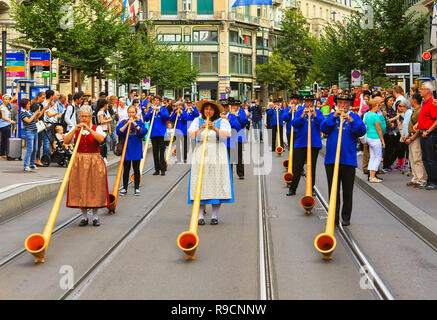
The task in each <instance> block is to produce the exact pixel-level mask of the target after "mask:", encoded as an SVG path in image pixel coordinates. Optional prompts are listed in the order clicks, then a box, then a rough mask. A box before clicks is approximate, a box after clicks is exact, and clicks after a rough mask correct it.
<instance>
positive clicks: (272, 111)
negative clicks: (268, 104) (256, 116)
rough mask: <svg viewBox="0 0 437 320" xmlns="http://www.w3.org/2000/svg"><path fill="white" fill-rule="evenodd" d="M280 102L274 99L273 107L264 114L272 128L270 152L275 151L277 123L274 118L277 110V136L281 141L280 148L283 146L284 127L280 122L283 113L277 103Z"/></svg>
mask: <svg viewBox="0 0 437 320" xmlns="http://www.w3.org/2000/svg"><path fill="white" fill-rule="evenodd" d="M280 102H282V99H275V100H274V101H273V103H274V106H273V107H272V108H270V109H268V110H267V112H266V114H267V115H268V116H270V117H271V118H270V127H271V128H272V152H275V151H276V137H277V135H278V134H277V130H278V121H277V117H276V110H278V114H279V135H280V140H281V146H283V145H284V126H283V123H282V121H281V118H282V114H283V112H284V109H283V108H282V107H281V106H279V103H280Z"/></svg>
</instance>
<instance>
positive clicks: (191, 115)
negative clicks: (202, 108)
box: [185, 100, 200, 152]
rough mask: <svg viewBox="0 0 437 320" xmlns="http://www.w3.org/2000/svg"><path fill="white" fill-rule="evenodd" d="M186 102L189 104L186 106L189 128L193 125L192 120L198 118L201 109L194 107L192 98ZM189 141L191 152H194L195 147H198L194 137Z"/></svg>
mask: <svg viewBox="0 0 437 320" xmlns="http://www.w3.org/2000/svg"><path fill="white" fill-rule="evenodd" d="M186 104H187V107H186V108H185V111H186V112H187V115H188V120H187V128H189V127H190V125H191V122H193V120H194V119H196V118H197V117H198V116H199V115H200V114H199V110H197V108H194V107H193V102H192V101H191V100H187V101H186ZM188 138H189V137H188ZM188 141H189V144H190V148H189V150H190V152H193V151H194V148H195V147H196V142H195V141H194V139H189V140H188Z"/></svg>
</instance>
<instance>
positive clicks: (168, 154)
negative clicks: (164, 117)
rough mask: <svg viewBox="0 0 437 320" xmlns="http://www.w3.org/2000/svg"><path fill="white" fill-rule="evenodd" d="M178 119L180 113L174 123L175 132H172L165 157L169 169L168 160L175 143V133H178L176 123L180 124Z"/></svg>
mask: <svg viewBox="0 0 437 320" xmlns="http://www.w3.org/2000/svg"><path fill="white" fill-rule="evenodd" d="M178 119H179V113H178V114H177V115H176V121H175V123H174V130H173V132H172V134H171V138H170V144H169V146H168V150H167V155H166V157H165V164H166V166H167V169H168V160H169V159H170V153H171V147H172V145H173V138H174V135H175V133H176V125H177V124H178Z"/></svg>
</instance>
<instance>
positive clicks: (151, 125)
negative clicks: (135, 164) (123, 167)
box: [130, 110, 156, 186]
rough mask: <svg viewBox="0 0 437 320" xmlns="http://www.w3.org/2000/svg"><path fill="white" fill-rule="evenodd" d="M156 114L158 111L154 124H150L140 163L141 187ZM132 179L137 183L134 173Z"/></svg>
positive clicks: (153, 116) (153, 117) (154, 111)
mask: <svg viewBox="0 0 437 320" xmlns="http://www.w3.org/2000/svg"><path fill="white" fill-rule="evenodd" d="M155 113H156V110H153V115H152V122H151V123H150V128H149V132H148V133H147V139H146V146H145V147H144V151H143V158H142V159H141V162H140V186H141V182H142V176H143V174H142V173H143V169H144V164H145V163H146V156H147V149H149V141H150V135H151V134H152V128H153V122H154V121H155ZM130 179H131V181H132V182H133V181H135V175H134V174H133V173H132V174H131V176H130Z"/></svg>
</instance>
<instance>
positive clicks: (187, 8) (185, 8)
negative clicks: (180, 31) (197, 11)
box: [182, 0, 191, 11]
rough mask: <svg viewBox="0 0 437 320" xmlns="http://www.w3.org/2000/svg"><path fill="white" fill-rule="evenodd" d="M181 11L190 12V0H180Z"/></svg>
mask: <svg viewBox="0 0 437 320" xmlns="http://www.w3.org/2000/svg"><path fill="white" fill-rule="evenodd" d="M182 10H183V11H191V0H182Z"/></svg>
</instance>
